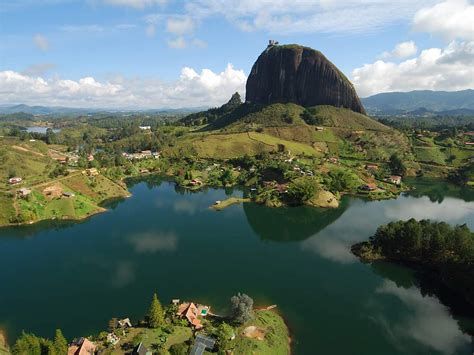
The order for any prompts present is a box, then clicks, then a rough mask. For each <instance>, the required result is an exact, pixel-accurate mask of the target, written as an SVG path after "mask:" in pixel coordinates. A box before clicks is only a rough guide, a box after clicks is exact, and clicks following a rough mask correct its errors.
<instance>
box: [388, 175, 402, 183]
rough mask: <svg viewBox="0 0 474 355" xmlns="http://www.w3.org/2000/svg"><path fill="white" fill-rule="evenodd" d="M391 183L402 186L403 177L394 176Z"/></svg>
mask: <svg viewBox="0 0 474 355" xmlns="http://www.w3.org/2000/svg"><path fill="white" fill-rule="evenodd" d="M389 181H390V182H391V183H392V184H395V185H400V184H401V183H402V177H401V176H398V175H392V176H390V178H389Z"/></svg>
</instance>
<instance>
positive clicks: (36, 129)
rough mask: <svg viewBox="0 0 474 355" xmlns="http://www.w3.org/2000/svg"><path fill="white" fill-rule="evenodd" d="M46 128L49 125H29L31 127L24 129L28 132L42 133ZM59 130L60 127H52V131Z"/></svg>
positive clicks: (44, 132) (56, 131)
mask: <svg viewBox="0 0 474 355" xmlns="http://www.w3.org/2000/svg"><path fill="white" fill-rule="evenodd" d="M48 128H50V127H44V126H31V127H26V131H27V132H28V133H42V134H46V131H47V130H48ZM60 131H61V130H60V129H57V128H54V129H53V132H54V133H58V132H60Z"/></svg>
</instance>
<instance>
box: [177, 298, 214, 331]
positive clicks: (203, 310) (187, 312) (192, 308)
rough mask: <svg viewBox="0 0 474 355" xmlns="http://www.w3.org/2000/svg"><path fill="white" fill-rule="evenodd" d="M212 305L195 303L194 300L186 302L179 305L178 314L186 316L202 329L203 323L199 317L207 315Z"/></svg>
mask: <svg viewBox="0 0 474 355" xmlns="http://www.w3.org/2000/svg"><path fill="white" fill-rule="evenodd" d="M210 309H211V307H209V306H204V305H202V304H197V305H196V304H194V303H193V302H184V303H181V304H180V305H179V306H178V311H177V312H176V314H177V315H178V316H180V317H185V318H186V319H187V320H188V322H189V323H190V324H191V325H192V326H193V327H194V328H195V329H197V330H199V329H202V327H203V325H202V323H201V320H200V319H199V317H205V316H207V314H208V313H209V311H210Z"/></svg>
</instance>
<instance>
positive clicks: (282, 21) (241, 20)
mask: <svg viewBox="0 0 474 355" xmlns="http://www.w3.org/2000/svg"><path fill="white" fill-rule="evenodd" d="M436 2H437V1H436V0H419V1H412V0H399V1H390V0H377V1H374V0H293V1H287V0H241V1H238V2H233V3H232V4H231V5H230V4H229V2H228V1H225V0H192V1H189V2H188V3H187V5H186V9H187V12H188V13H189V14H190V15H192V16H193V17H195V18H201V19H202V18H206V17H210V16H216V17H223V18H225V19H226V20H227V21H229V22H231V23H233V24H235V25H236V26H237V27H239V28H240V29H242V30H244V31H256V30H263V31H268V32H271V33H275V34H295V33H315V32H329V33H364V32H371V31H374V30H377V29H380V28H382V27H385V26H387V25H390V24H394V23H397V22H400V21H401V20H408V19H412V17H413V15H414V14H415V13H416V12H417V11H418V10H420V9H421V8H423V7H426V6H430V5H433V4H435V3H436Z"/></svg>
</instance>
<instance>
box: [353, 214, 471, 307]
mask: <svg viewBox="0 0 474 355" xmlns="http://www.w3.org/2000/svg"><path fill="white" fill-rule="evenodd" d="M352 252H353V253H354V254H355V255H356V256H358V257H359V258H360V259H361V260H362V261H364V262H374V261H378V260H386V261H391V262H396V263H400V264H403V265H407V266H409V267H412V268H414V269H415V270H417V271H419V273H420V275H421V276H422V277H423V276H427V277H429V276H434V277H432V278H431V279H434V280H436V281H437V282H439V283H441V285H442V286H444V287H447V288H448V289H449V290H450V291H451V292H452V293H455V294H456V295H457V296H460V297H462V299H464V301H466V302H467V303H468V304H469V305H470V306H473V307H474V233H473V232H471V231H470V229H469V228H468V227H467V226H466V225H465V224H463V225H458V226H455V227H451V226H450V225H449V224H447V223H445V222H432V221H429V220H421V221H416V220H415V219H413V218H412V219H410V220H408V221H397V222H391V223H389V224H387V225H383V226H381V227H379V228H378V229H377V231H376V232H375V234H374V235H373V236H372V237H370V238H369V241H366V242H362V243H358V244H355V245H353V246H352Z"/></svg>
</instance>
